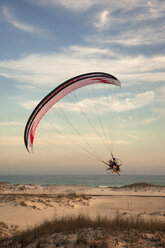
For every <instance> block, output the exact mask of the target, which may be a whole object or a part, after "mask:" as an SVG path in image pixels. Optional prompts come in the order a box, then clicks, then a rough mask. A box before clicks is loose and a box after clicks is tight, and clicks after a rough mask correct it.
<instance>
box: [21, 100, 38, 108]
mask: <svg viewBox="0 0 165 248" xmlns="http://www.w3.org/2000/svg"><path fill="white" fill-rule="evenodd" d="M38 103H39V100H33V101H28V102H23V103H19V105H20V106H21V107H23V108H24V109H30V110H32V109H34V108H35V107H36V106H37V104H38Z"/></svg>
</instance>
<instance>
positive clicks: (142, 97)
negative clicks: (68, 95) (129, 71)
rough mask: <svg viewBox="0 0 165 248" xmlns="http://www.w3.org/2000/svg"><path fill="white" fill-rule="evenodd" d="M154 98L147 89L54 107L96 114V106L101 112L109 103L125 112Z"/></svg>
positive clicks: (28, 104)
mask: <svg viewBox="0 0 165 248" xmlns="http://www.w3.org/2000/svg"><path fill="white" fill-rule="evenodd" d="M154 99H155V94H154V92H153V91H147V92H144V93H141V94H136V95H134V96H132V97H126V98H124V99H122V100H120V99H119V98H118V99H116V100H115V101H114V98H113V97H109V99H108V100H107V97H96V98H93V99H90V98H85V99H83V100H80V101H77V102H74V103H71V102H61V103H60V106H59V105H56V108H60V109H61V108H62V109H63V110H64V111H67V112H86V113H95V114H96V106H97V111H98V112H100V113H102V114H103V113H104V112H107V109H108V106H109V105H110V110H111V111H116V112H126V111H130V110H134V109H139V108H141V107H144V106H146V105H147V104H150V103H152V102H153V100H154ZM37 103H38V101H29V102H26V103H20V105H21V107H23V108H25V109H32V108H34V107H35V106H36V104H37ZM98 103H99V104H98Z"/></svg>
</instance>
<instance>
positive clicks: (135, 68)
mask: <svg viewBox="0 0 165 248" xmlns="http://www.w3.org/2000/svg"><path fill="white" fill-rule="evenodd" d="M106 51H107V53H109V54H112V55H113V52H111V50H108V49H105V50H104V49H103V50H102V51H101V49H97V48H95V47H76V49H75V47H73V48H72V47H70V48H68V49H65V50H63V51H61V52H60V53H52V54H33V55H29V56H27V57H24V58H21V59H18V60H6V61H0V75H1V76H4V77H6V78H12V79H14V80H17V81H18V82H20V83H21V84H22V85H24V84H26V86H27V84H29V85H33V86H36V87H38V86H39V85H49V86H50V87H55V86H56V85H58V84H59V83H62V82H63V81H65V80H67V79H68V78H70V77H73V76H75V75H79V74H81V73H86V72H88V71H103V72H108V73H110V74H112V75H114V76H116V77H118V78H119V80H121V79H122V81H126V82H131V83H132V82H134V83H135V82H138V83H140V82H164V78H165V72H164V68H165V56H164V55H162V56H153V57H144V56H143V55H139V56H136V57H131V56H125V57H120V56H119V54H117V56H116V58H111V56H108V57H107V56H106ZM64 71H65V74H64Z"/></svg>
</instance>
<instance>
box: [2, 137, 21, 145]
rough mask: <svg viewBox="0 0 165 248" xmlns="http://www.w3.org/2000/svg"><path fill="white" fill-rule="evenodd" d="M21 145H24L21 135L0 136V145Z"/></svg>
mask: <svg viewBox="0 0 165 248" xmlns="http://www.w3.org/2000/svg"><path fill="white" fill-rule="evenodd" d="M22 145H24V140H23V138H22V136H21V137H18V136H7V137H0V146H22Z"/></svg>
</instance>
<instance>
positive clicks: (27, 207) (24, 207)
mask: <svg viewBox="0 0 165 248" xmlns="http://www.w3.org/2000/svg"><path fill="white" fill-rule="evenodd" d="M81 214H83V215H87V216H89V217H91V218H96V217H97V216H100V217H105V218H107V219H109V218H111V219H113V218H114V217H115V216H116V215H117V214H118V215H120V216H123V217H126V218H129V217H135V218H139V217H140V218H142V219H144V220H157V221H161V222H165V187H163V186H154V185H149V184H144V183H141V184H134V185H130V186H125V187H88V186H72V185H61V186H59V185H43V186H40V185H26V184H15V185H13V184H10V183H1V184H0V223H1V225H0V235H1V237H3V238H4V237H12V236H13V235H14V234H16V233H19V232H20V231H22V230H26V229H27V228H33V227H34V226H36V225H39V224H41V223H42V222H44V221H45V220H50V221H51V220H52V219H55V218H62V217H64V216H78V215H81Z"/></svg>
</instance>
